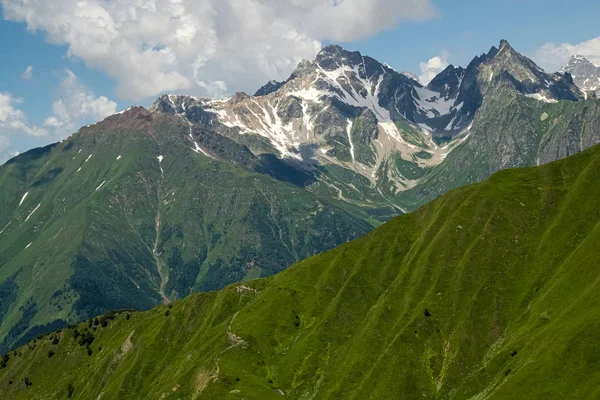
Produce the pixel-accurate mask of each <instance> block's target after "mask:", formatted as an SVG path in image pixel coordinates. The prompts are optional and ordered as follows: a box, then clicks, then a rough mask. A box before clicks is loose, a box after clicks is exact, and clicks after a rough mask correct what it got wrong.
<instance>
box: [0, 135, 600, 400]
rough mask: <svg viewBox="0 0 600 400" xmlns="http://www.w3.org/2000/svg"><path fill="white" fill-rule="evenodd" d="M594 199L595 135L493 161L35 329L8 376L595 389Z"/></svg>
mask: <svg viewBox="0 0 600 400" xmlns="http://www.w3.org/2000/svg"><path fill="white" fill-rule="evenodd" d="M598 199H600V147H598V146H596V147H594V148H592V149H589V150H587V151H584V152H582V153H580V154H577V155H574V156H572V157H570V158H567V159H564V160H561V161H557V162H554V163H551V164H548V165H545V166H542V167H537V168H528V169H515V170H506V171H502V172H500V173H497V174H495V175H494V176H493V177H492V178H491V179H489V180H487V181H485V182H482V183H479V184H475V185H472V186H468V187H465V188H461V189H457V190H454V191H452V192H450V193H448V194H446V195H444V196H442V197H441V198H439V199H437V200H436V201H434V202H432V203H431V204H429V205H427V206H425V207H423V208H421V209H419V210H418V211H416V212H414V213H412V214H408V215H403V216H400V217H398V218H396V219H394V220H392V221H390V222H388V223H387V224H385V225H383V226H381V227H379V228H378V229H376V230H375V231H373V232H371V233H370V234H368V235H366V236H365V237H363V238H361V239H358V240H356V241H354V242H351V243H347V244H344V245H342V246H340V247H338V248H336V249H334V250H331V251H328V252H326V253H324V254H321V255H318V256H314V257H311V258H309V259H306V260H304V261H301V262H299V263H297V264H295V265H294V266H292V267H291V268H289V269H287V270H286V271H283V272H281V273H279V274H277V275H275V276H273V277H270V278H265V279H260V280H255V281H251V282H246V283H245V284H234V285H231V286H229V287H227V288H225V289H223V290H221V291H219V292H213V293H200V294H193V295H190V296H189V297H188V298H186V299H184V300H182V301H178V302H176V303H174V304H171V305H162V306H159V307H156V308H154V309H153V310H151V311H147V312H136V313H131V314H129V313H120V314H113V315H108V316H104V317H101V318H99V319H98V323H96V320H90V321H88V322H86V323H83V324H80V325H78V326H73V327H71V328H68V329H62V330H61V331H60V332H58V333H55V334H51V335H46V336H45V337H41V338H38V339H37V340H36V341H32V342H30V343H29V344H28V345H27V346H24V347H21V348H19V349H17V350H15V351H14V352H10V353H9V354H8V355H7V356H5V358H6V359H7V361H6V362H4V361H3V364H4V368H2V369H0V390H1V391H2V393H3V394H4V395H5V396H7V397H8V398H15V399H18V398H24V399H30V398H39V399H44V398H48V399H53V398H63V397H66V396H67V395H68V394H70V395H71V396H72V398H80V399H95V398H119V399H138V398H148V399H159V398H164V399H169V398H173V399H175V398H182V399H191V398H207V399H215V398H219V399H220V398H231V399H237V398H240V399H241V398H245V399H268V398H279V397H280V396H281V395H282V394H285V396H286V397H287V398H292V399H312V398H343V399H365V398H374V399H390V398H401V399H415V398H428V399H433V398H436V399H449V398H451V399H523V398H527V399H566V398H568V399H579V398H598V397H599V396H600V386H598V382H599V379H600V344H599V342H598V340H597V338H598V336H599V335H600V323H599V321H600V303H599V302H598V299H597V293H598V291H599V289H600V288H599V287H598V285H599V282H600V269H599V268H598V266H599V265H600V246H598V243H599V242H600V228H599V226H600V202H599V200H598ZM103 321H104V322H103ZM55 342H57V343H55ZM49 351H52V352H53V353H54V356H53V357H51V358H48V354H49Z"/></svg>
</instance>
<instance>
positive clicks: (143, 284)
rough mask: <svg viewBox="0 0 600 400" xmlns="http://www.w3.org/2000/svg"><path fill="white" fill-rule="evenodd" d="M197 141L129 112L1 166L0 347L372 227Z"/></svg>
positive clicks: (205, 286)
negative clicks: (0, 338) (0, 323)
mask: <svg viewBox="0 0 600 400" xmlns="http://www.w3.org/2000/svg"><path fill="white" fill-rule="evenodd" d="M198 134H199V132H197V131H195V130H194V129H193V128H191V127H189V126H188V125H187V124H185V123H184V122H183V121H182V120H181V119H180V118H177V117H172V116H169V115H166V114H153V113H151V112H149V111H147V110H145V109H142V108H132V109H130V110H128V111H127V112H125V113H123V114H119V115H115V116H113V117H110V118H108V119H107V120H105V121H103V122H102V123H100V124H96V125H93V126H90V127H84V128H82V129H81V130H80V131H78V132H77V133H76V134H74V135H73V136H72V137H70V138H69V139H67V140H65V141H64V142H62V143H59V144H56V145H53V146H49V147H47V148H44V149H38V150H34V151H31V152H28V153H26V154H23V155H21V156H19V157H17V158H15V159H13V160H11V161H9V162H8V163H7V164H5V165H4V166H2V167H0V185H1V187H2V191H1V193H0V208H1V209H2V210H3V212H2V213H0V214H1V215H0V226H1V228H0V288H1V289H0V293H1V296H0V301H1V303H0V304H1V307H0V321H2V325H1V327H0V337H2V338H3V340H0V342H1V344H0V349H4V350H6V349H7V348H9V347H10V346H13V345H14V344H15V343H21V342H22V341H23V340H24V338H25V339H28V338H31V337H35V336H37V335H38V334H39V332H41V331H47V330H48V329H49V328H51V327H58V326H60V325H65V324H66V323H70V322H73V321H80V320H82V319H86V318H89V317H92V316H94V315H96V314H99V313H102V312H105V311H107V310H112V309H119V308H136V309H148V308H151V307H152V306H154V305H156V304H159V303H161V302H168V301H169V300H170V299H177V298H181V297H184V296H186V295H187V294H189V293H190V292H192V291H200V290H202V291H209V290H216V289H220V288H222V287H224V286H226V285H227V284H230V283H232V282H239V281H243V280H245V279H251V278H258V277H260V276H267V275H272V274H274V273H276V272H278V271H281V270H282V269H284V268H286V267H287V266H289V265H291V264H292V263H293V262H295V261H298V260H301V259H303V258H306V257H308V256H311V255H313V254H316V253H319V252H322V251H324V250H327V249H330V248H333V247H335V246H336V245H339V244H341V243H344V242H346V241H348V240H351V239H355V238H357V237H360V236H362V235H364V234H365V233H367V232H368V231H370V230H371V229H372V227H373V225H372V224H375V223H376V222H375V221H372V220H370V219H369V218H368V217H367V216H366V215H361V213H360V212H359V211H357V210H353V209H352V208H348V210H346V209H345V207H348V206H347V205H346V204H343V203H340V204H337V203H335V202H332V201H329V200H327V199H322V198H319V197H318V196H315V195H314V194H312V193H309V192H307V191H306V190H304V189H302V187H301V186H297V185H292V184H290V183H287V182H285V181H284V180H287V181H294V180H298V179H301V178H302V177H301V176H300V175H294V174H292V173H290V174H286V172H287V170H286V169H284V168H277V167H278V165H277V163H275V162H274V161H273V160H269V159H259V158H257V157H255V156H254V155H253V154H252V153H250V152H249V151H248V149H247V148H245V147H243V146H241V145H237V144H235V143H233V142H231V141H230V140H228V139H226V138H223V137H220V136H210V135H209V134H208V133H206V134H202V135H201V138H199V139H194V136H195V135H198ZM198 142H200V143H198ZM274 168H277V170H275V169H274ZM292 172H296V171H292ZM272 175H278V177H279V178H280V179H275V178H273V177H272ZM46 324H51V325H50V326H46Z"/></svg>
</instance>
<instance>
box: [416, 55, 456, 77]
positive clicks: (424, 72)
mask: <svg viewBox="0 0 600 400" xmlns="http://www.w3.org/2000/svg"><path fill="white" fill-rule="evenodd" d="M448 65H450V64H449V63H448V52H447V51H445V50H444V51H442V52H441V53H440V55H439V56H435V57H433V58H430V59H429V61H427V62H426V63H424V62H422V63H421V75H419V80H420V81H421V83H422V84H424V85H427V84H428V83H429V82H431V80H432V79H433V78H435V76H436V75H437V74H439V73H440V72H442V71H443V70H444V69H446V67H447V66H448Z"/></svg>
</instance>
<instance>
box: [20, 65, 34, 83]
mask: <svg viewBox="0 0 600 400" xmlns="http://www.w3.org/2000/svg"><path fill="white" fill-rule="evenodd" d="M32 77H33V67H32V66H31V65H28V66H27V68H25V71H23V73H22V74H21V79H25V80H28V79H31V78H32Z"/></svg>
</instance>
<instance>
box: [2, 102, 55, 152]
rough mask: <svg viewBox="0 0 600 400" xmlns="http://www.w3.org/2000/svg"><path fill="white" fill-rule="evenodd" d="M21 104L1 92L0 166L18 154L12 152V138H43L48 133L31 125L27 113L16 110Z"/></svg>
mask: <svg viewBox="0 0 600 400" xmlns="http://www.w3.org/2000/svg"><path fill="white" fill-rule="evenodd" d="M20 103H22V101H21V100H20V99H16V98H14V97H13V96H12V95H11V94H10V93H1V92H0V164H2V163H4V161H6V160H7V159H9V158H11V157H13V156H15V155H16V154H17V153H16V152H15V151H14V150H12V147H11V143H10V137H11V136H17V135H28V136H36V137H42V136H46V135H47V133H48V132H47V131H46V130H45V129H43V128H39V127H37V126H31V125H29V123H28V121H27V116H26V115H25V113H24V112H23V111H21V110H19V109H18V108H16V105H17V104H20Z"/></svg>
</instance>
